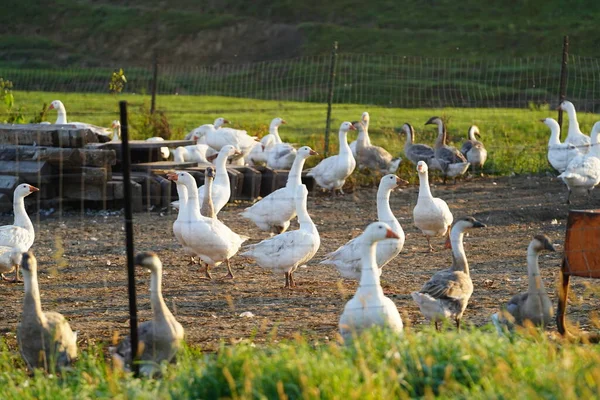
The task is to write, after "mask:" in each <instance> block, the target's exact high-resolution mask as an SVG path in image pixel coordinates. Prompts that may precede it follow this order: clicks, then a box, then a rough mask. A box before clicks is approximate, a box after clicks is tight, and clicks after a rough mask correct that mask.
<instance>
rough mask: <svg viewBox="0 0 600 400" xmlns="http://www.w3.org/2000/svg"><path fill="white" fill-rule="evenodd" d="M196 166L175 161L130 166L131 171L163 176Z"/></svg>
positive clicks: (192, 163)
mask: <svg viewBox="0 0 600 400" xmlns="http://www.w3.org/2000/svg"><path fill="white" fill-rule="evenodd" d="M196 166H198V163H195V162H181V163H179V162H175V161H155V162H148V163H139V164H132V165H131V170H132V171H143V172H149V171H152V172H154V173H159V174H164V173H166V171H174V170H176V169H177V170H179V169H181V170H183V169H188V168H193V167H196Z"/></svg>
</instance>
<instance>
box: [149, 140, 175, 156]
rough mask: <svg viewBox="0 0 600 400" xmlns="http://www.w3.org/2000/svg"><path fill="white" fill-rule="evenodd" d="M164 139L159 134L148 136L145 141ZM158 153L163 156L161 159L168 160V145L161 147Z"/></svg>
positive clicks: (169, 152) (169, 151) (169, 153)
mask: <svg viewBox="0 0 600 400" xmlns="http://www.w3.org/2000/svg"><path fill="white" fill-rule="evenodd" d="M164 141H165V139H164V138H162V137H160V136H153V137H149V138H148V139H146V142H164ZM160 155H161V157H162V158H163V160H168V159H169V156H170V155H171V150H169V148H168V147H161V148H160Z"/></svg>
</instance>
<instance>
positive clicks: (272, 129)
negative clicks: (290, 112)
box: [269, 125, 282, 143]
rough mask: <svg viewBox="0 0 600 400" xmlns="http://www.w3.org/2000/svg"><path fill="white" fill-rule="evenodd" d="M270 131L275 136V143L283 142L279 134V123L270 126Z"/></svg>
mask: <svg viewBox="0 0 600 400" xmlns="http://www.w3.org/2000/svg"><path fill="white" fill-rule="evenodd" d="M269 133H270V134H271V135H273V136H274V137H275V143H282V140H281V137H280V136H279V125H271V126H270V127H269Z"/></svg>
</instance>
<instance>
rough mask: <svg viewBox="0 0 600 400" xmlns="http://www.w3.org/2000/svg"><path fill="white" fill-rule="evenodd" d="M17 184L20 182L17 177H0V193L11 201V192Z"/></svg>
mask: <svg viewBox="0 0 600 400" xmlns="http://www.w3.org/2000/svg"><path fill="white" fill-rule="evenodd" d="M19 183H21V181H20V180H19V177H17V176H10V175H0V193H3V194H6V195H7V196H8V197H9V199H12V196H13V192H14V191H15V188H16V187H17V186H19Z"/></svg>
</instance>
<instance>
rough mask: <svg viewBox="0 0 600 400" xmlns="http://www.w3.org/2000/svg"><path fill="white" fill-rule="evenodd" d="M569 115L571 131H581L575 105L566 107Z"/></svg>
mask: <svg viewBox="0 0 600 400" xmlns="http://www.w3.org/2000/svg"><path fill="white" fill-rule="evenodd" d="M565 111H566V112H567V115H568V116H569V133H570V132H576V133H579V132H581V130H580V129H579V121H577V111H575V107H573V106H569V107H566V110H565Z"/></svg>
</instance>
